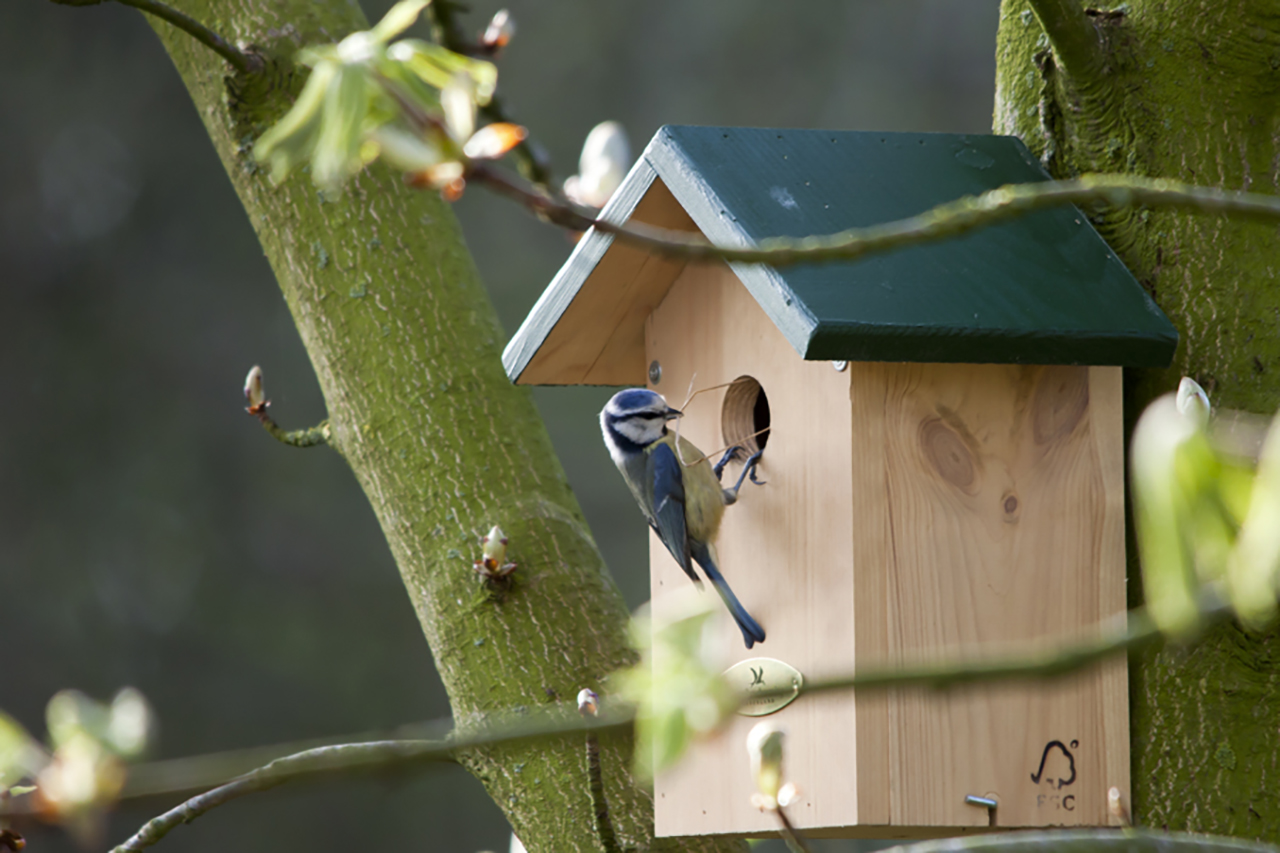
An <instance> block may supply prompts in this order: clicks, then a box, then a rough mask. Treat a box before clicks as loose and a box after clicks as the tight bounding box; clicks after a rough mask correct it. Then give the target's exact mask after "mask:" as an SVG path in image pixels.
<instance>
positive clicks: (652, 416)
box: [600, 388, 680, 451]
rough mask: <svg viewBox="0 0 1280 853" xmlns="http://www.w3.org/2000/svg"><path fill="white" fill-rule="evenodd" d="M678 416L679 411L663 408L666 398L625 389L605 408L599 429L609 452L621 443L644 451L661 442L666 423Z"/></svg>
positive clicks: (637, 390)
mask: <svg viewBox="0 0 1280 853" xmlns="http://www.w3.org/2000/svg"><path fill="white" fill-rule="evenodd" d="M679 415H680V410H679V409H673V408H671V407H670V406H669V405H667V401H666V398H665V397H663V396H662V395H661V394H659V393H657V392H656V391H650V390H648V389H647V388H628V389H627V390H625V391H619V392H618V393H617V394H614V395H613V397H612V399H610V400H609V402H608V403H606V404H605V407H604V409H603V410H602V411H601V412H600V428H601V430H603V431H604V439H605V442H606V443H607V444H608V445H609V449H610V450H611V451H612V450H614V449H615V448H618V447H619V446H620V445H624V444H625V443H630V444H633V445H639V446H640V447H644V446H646V445H649V444H652V443H653V442H655V441H657V440H658V439H660V438H662V436H663V435H664V434H665V433H666V424H667V421H669V420H671V419H672V418H675V417H679ZM619 439H622V441H620V440H619Z"/></svg>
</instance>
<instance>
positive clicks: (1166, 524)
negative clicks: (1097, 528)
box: [1131, 379, 1280, 640]
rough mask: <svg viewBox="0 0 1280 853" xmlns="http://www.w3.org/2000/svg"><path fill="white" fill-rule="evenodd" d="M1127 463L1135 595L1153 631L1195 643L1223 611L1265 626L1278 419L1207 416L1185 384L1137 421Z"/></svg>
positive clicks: (1279, 538)
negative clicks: (1137, 574)
mask: <svg viewBox="0 0 1280 853" xmlns="http://www.w3.org/2000/svg"><path fill="white" fill-rule="evenodd" d="M1131 460H1132V477H1131V484H1132V490H1133V503H1134V518H1135V523H1136V532H1137V538H1138V548H1139V554H1140V557H1141V565H1142V582H1143V589H1144V591H1145V595H1146V603H1147V608H1148V610H1149V611H1150V613H1151V616H1152V618H1153V619H1154V620H1155V622H1156V624H1157V625H1158V626H1159V627H1160V629H1161V631H1163V632H1164V633H1166V634H1169V635H1172V636H1174V637H1176V638H1179V639H1184V640H1185V639H1189V638H1191V637H1194V636H1195V635H1196V634H1197V633H1198V632H1199V629H1200V628H1201V627H1202V625H1203V624H1204V621H1205V616H1206V615H1207V614H1206V612H1205V611H1207V610H1213V609H1217V608H1219V607H1221V606H1222V605H1226V606H1227V607H1229V609H1230V610H1231V611H1232V612H1234V614H1235V615H1236V616H1237V618H1239V619H1240V621H1241V623H1243V624H1244V625H1245V627H1247V628H1250V629H1252V630H1255V631H1260V630H1262V629H1264V628H1266V627H1267V626H1268V625H1269V624H1270V623H1271V622H1272V620H1274V618H1275V614H1276V596H1277V593H1278V592H1280V417H1277V418H1276V419H1275V420H1273V421H1272V422H1271V424H1270V426H1269V427H1267V426H1266V425H1265V424H1263V423H1262V422H1261V421H1260V420H1259V419H1258V418H1255V417H1253V416H1250V415H1247V414H1244V413H1225V414H1224V413H1219V414H1218V415H1217V417H1214V416H1212V415H1211V413H1210V406H1209V399H1208V397H1207V396H1206V395H1205V394H1204V391H1203V389H1201V388H1200V387H1199V386H1198V385H1196V384H1195V382H1193V381H1192V380H1190V379H1183V380H1182V385H1181V387H1180V388H1179V390H1178V393H1177V394H1166V395H1165V396H1163V397H1161V398H1159V399H1158V400H1156V401H1155V402H1153V403H1152V404H1151V405H1150V406H1148V407H1147V410H1146V411H1145V412H1144V413H1143V415H1142V417H1141V418H1140V419H1139V420H1138V424H1137V426H1136V427H1135V428H1134V433H1133V445H1132V453H1131Z"/></svg>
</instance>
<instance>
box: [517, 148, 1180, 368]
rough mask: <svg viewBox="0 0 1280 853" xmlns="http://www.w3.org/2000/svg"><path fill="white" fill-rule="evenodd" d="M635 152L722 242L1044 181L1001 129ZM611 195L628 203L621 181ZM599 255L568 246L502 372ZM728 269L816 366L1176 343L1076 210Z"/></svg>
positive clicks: (898, 214)
mask: <svg viewBox="0 0 1280 853" xmlns="http://www.w3.org/2000/svg"><path fill="white" fill-rule="evenodd" d="M642 159H643V162H644V163H647V164H648V166H650V167H651V168H652V173H651V172H650V171H649V170H647V169H644V168H637V169H636V170H634V171H633V173H632V176H631V178H629V179H628V184H629V183H630V182H631V180H632V179H636V180H642V181H643V184H644V188H646V189H647V187H648V186H649V184H650V182H651V181H652V180H653V173H656V175H657V177H658V178H660V179H661V180H662V181H663V182H664V183H665V184H666V185H667V187H668V188H669V189H670V190H671V192H672V194H673V195H674V196H675V197H676V199H677V200H678V201H679V202H680V203H681V205H683V206H684V208H685V210H686V211H688V213H689V215H690V216H691V217H692V218H693V220H694V222H695V223H697V225H698V227H699V228H700V229H702V231H703V233H705V234H706V235H707V237H708V238H710V239H711V240H713V241H714V242H717V243H723V244H727V245H750V244H754V243H756V242H758V241H759V240H760V239H762V238H765V237H775V236H787V237H803V236H807V235H810V234H829V233H832V232H835V231H840V230H843V229H846V228H851V227H855V226H865V225H874V224H877V223H881V222H887V221H891V220H895V219H901V218H904V217H907V216H912V215H914V214H917V213H920V212H922V211H924V210H927V209H928V208H930V207H933V206H935V205H938V204H941V203H943V202H948V201H954V200H955V199H957V198H960V197H962V196H966V195H976V194H978V193H982V192H985V191H987V190H990V189H995V188H996V187H999V186H1003V185H1004V184H1011V183H1028V182H1035V181H1043V180H1047V179H1048V176H1047V175H1046V174H1045V172H1044V170H1043V169H1041V168H1040V165H1039V164H1038V163H1037V162H1036V160H1035V159H1034V158H1033V157H1032V156H1031V154H1030V153H1029V152H1028V151H1027V149H1026V147H1025V146H1023V144H1022V143H1021V142H1020V141H1019V140H1017V139H1016V138H1014V137H1005V136H984V135H956V134H909V133H864V132H851V131H821V130H771V129H763V128H721V127H688V126H667V127H663V128H662V129H660V130H659V131H658V133H657V135H656V136H655V137H654V139H653V141H652V142H651V143H650V144H649V147H648V148H647V149H646V150H645V153H644V157H643V158H642ZM641 191H642V190H641ZM620 192H622V193H624V194H625V196H626V197H628V198H632V199H634V198H637V197H638V194H637V193H636V191H635V188H632V187H630V186H627V185H625V184H624V187H623V190H621V191H620ZM631 205H632V206H634V201H632V202H631ZM597 239H601V238H599V237H598V235H597ZM607 245H608V244H607V243H603V244H602V246H603V248H607ZM603 248H601V249H599V252H600V254H602V253H603ZM593 254H594V253H588V252H587V251H586V250H585V249H583V250H581V251H575V253H574V256H573V257H572V258H571V259H570V262H569V263H568V264H566V266H565V269H563V270H562V271H561V275H560V276H557V279H556V282H554V283H553V285H552V289H553V290H557V289H558V292H559V297H558V298H556V299H554V300H549V299H548V298H547V296H544V298H543V300H542V301H540V302H539V304H538V306H537V307H535V309H534V311H533V313H532V314H531V315H530V317H529V319H528V320H526V321H525V327H529V331H526V328H525V327H522V328H521V332H520V333H519V334H518V335H517V338H516V340H518V341H520V349H519V350H518V351H517V352H516V353H515V355H516V356H518V357H515V358H510V359H506V360H507V364H508V373H509V374H510V375H512V376H513V377H514V376H517V375H518V374H519V369H515V370H513V368H518V367H520V368H522V364H519V362H520V361H521V360H523V363H527V362H528V358H530V357H531V356H532V352H533V349H530V348H529V347H530V346H532V347H533V348H534V349H536V345H537V342H540V339H538V341H537V342H535V340H534V339H535V338H537V334H536V332H535V330H539V329H541V330H544V331H543V332H542V335H543V337H545V330H546V329H549V328H550V327H551V326H552V325H554V319H555V318H554V317H551V316H545V312H547V311H561V312H562V311H563V306H564V305H567V304H568V303H567V302H566V301H564V299H563V296H564V293H565V291H566V288H567V285H566V283H565V282H564V281H562V279H564V278H565V276H566V275H568V276H569V277H570V278H571V279H572V280H573V281H576V282H577V284H576V285H575V286H574V291H573V292H575V293H576V287H580V286H581V284H582V282H583V281H585V279H586V276H587V275H589V274H590V269H589V268H586V265H588V264H591V265H593V264H594V261H592V260H591V257H592V256H593ZM599 256H600V255H599V254H594V257H595V258H596V259H598V258H599ZM734 270H735V272H737V274H738V276H739V277H740V278H741V279H742V281H743V283H744V284H745V285H746V287H747V288H748V289H749V290H750V291H751V293H752V295H753V296H754V297H755V298H756V300H757V301H758V302H759V303H760V306H761V308H762V309H763V310H764V311H765V312H766V313H767V314H768V315H769V317H770V318H771V319H772V320H773V321H774V323H776V324H777V326H778V328H779V329H780V330H781V331H782V332H783V334H784V335H786V337H787V339H788V340H789V341H790V342H791V344H792V345H793V346H794V347H795V348H796V351H797V352H799V353H800V354H801V355H802V356H803V357H804V358H806V359H810V360H817V359H845V360H850V361H914V362H969V363H1027V364H1110V365H1123V366H1134V367H1154V366H1164V365H1167V364H1168V363H1169V362H1170V360H1171V359H1172V357H1173V352H1174V349H1175V347H1176V345H1177V340H1178V334H1177V331H1176V330H1175V329H1174V327H1173V325H1172V324H1171V323H1170V322H1169V320H1168V318H1167V317H1165V316H1164V314H1163V313H1162V312H1161V311H1160V309H1159V308H1157V307H1156V305H1155V303H1154V302H1152V300H1151V299H1150V298H1149V297H1148V296H1147V293H1146V292H1145V291H1144V290H1143V289H1142V287H1141V285H1139V283H1138V282H1137V281H1136V280H1135V279H1134V277H1133V276H1132V275H1131V274H1130V273H1129V271H1128V270H1127V269H1126V268H1125V266H1124V264H1123V263H1121V262H1120V260H1119V259H1118V258H1117V257H1116V256H1115V253H1114V252H1112V251H1111V249H1110V248H1109V247H1108V246H1107V244H1106V243H1105V241H1103V240H1102V238H1101V237H1100V236H1099V235H1098V233H1097V232H1096V231H1095V230H1094V228H1093V226H1092V225H1090V224H1089V221H1088V219H1087V218H1086V217H1085V216H1084V215H1083V214H1082V213H1081V212H1080V211H1079V210H1078V209H1077V208H1075V207H1061V208H1056V209H1052V210H1045V211H1040V212H1037V213H1033V214H1030V215H1027V216H1023V217H1020V218H1019V219H1016V220H1013V221H1010V222H1007V223H1003V224H1000V225H996V226H992V227H990V228H985V229H982V230H980V231H977V232H974V233H972V234H969V235H966V236H963V237H958V238H953V239H949V240H945V241H941V242H938V243H932V244H929V245H924V246H917V247H910V248H904V249H899V250H896V251H893V252H889V253H885V254H881V255H875V256H872V257H870V258H866V259H863V260H860V261H856V262H852V263H828V264H806V265H798V266H794V267H787V268H785V269H782V270H777V269H774V268H772V267H768V266H762V265H748V264H735V265H734ZM548 295H550V291H548ZM556 316H558V313H557V314H556ZM515 344H516V341H513V346H514V345H515ZM508 355H509V356H511V355H513V350H512V348H508Z"/></svg>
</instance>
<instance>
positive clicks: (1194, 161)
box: [994, 0, 1280, 840]
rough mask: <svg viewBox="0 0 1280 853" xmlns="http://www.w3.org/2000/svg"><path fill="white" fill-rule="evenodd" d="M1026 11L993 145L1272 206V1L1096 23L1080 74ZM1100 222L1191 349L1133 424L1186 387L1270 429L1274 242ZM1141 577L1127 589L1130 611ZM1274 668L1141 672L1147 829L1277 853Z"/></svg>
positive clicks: (1016, 26)
mask: <svg viewBox="0 0 1280 853" xmlns="http://www.w3.org/2000/svg"><path fill="white" fill-rule="evenodd" d="M1035 5H1036V6H1037V7H1039V8H1043V7H1045V6H1050V5H1053V4H1051V3H1045V2H1038V3H1036V4H1035ZM1059 5H1061V4H1059ZM1066 5H1067V6H1068V7H1069V11H1070V12H1071V13H1073V14H1074V13H1075V10H1076V9H1077V8H1079V6H1078V0H1072V2H1071V3H1068V4H1066ZM1031 6H1032V4H1031V3H1030V2H1028V0H1004V3H1003V5H1002V8H1001V17H1000V30H999V36H998V39H997V52H996V61H997V72H996V100H995V118H994V125H995V130H996V132H997V133H1011V134H1015V135H1017V136H1019V137H1021V138H1022V139H1023V140H1024V141H1025V142H1026V143H1027V145H1028V146H1029V147H1030V148H1031V150H1032V151H1033V152H1035V153H1036V154H1038V155H1039V156H1041V158H1042V159H1043V161H1044V162H1045V164H1046V166H1047V167H1048V168H1049V171H1050V172H1051V173H1052V174H1053V175H1054V176H1055V177H1069V176H1072V175H1077V174H1080V173H1084V172H1128V173H1133V174H1138V175H1146V176H1152V177H1168V178H1174V179H1177V180H1181V181H1188V182H1191V183H1197V184H1205V185H1211V186H1218V187H1223V188H1227V189H1244V190H1252V191H1254V192H1262V193H1270V194H1274V193H1276V192H1277V182H1278V181H1280V146H1278V145H1277V139H1278V134H1280V8H1278V7H1277V6H1276V4H1275V3H1274V2H1269V0H1130V2H1126V3H1124V4H1118V5H1116V6H1115V7H1114V8H1113V9H1097V10H1095V9H1090V10H1088V18H1087V24H1086V26H1087V27H1088V28H1089V31H1090V35H1093V34H1094V33H1096V35H1097V37H1098V40H1099V44H1100V51H1099V52H1098V56H1099V57H1100V58H1101V62H1100V63H1099V64H1098V65H1097V66H1089V65H1088V64H1087V63H1086V64H1083V65H1081V64H1073V59H1074V57H1072V56H1071V54H1070V53H1069V52H1068V53H1067V54H1066V55H1065V56H1064V55H1063V47H1064V44H1065V42H1064V40H1062V39H1060V38H1055V39H1054V45H1053V47H1054V50H1053V52H1050V50H1049V49H1048V45H1049V42H1048V39H1047V37H1046V36H1045V29H1044V28H1042V26H1041V20H1040V19H1039V18H1037V15H1036V12H1034V11H1033V10H1032V7H1031ZM1046 23H1048V22H1047V21H1046ZM1048 29H1050V30H1051V31H1052V29H1053V28H1052V27H1051V26H1050V27H1048ZM1066 46H1067V47H1068V51H1069V48H1070V45H1066ZM1092 213H1093V221H1094V223H1095V224H1096V225H1097V226H1098V228H1099V230H1100V231H1101V232H1102V234H1103V236H1104V237H1106V239H1107V240H1108V241H1109V242H1110V243H1111V245H1112V246H1113V247H1114V248H1115V249H1116V251H1117V252H1118V253H1119V254H1120V256H1121V257H1122V258H1123V259H1124V261H1125V263H1126V264H1128V266H1129V268H1130V269H1131V270H1133V272H1134V274H1135V275H1136V276H1137V277H1138V279H1139V280H1140V281H1142V283H1143V284H1144V286H1145V287H1146V288H1147V289H1148V290H1149V291H1150V292H1151V293H1152V295H1153V296H1154V297H1155V298H1156V300H1157V302H1158V303H1159V304H1160V306H1161V307H1162V308H1163V309H1164V311H1165V313H1167V314H1168V315H1169V317H1170V318H1171V319H1172V320H1173V322H1174V324H1175V325H1176V326H1177V327H1178V330H1179V332H1180V333H1181V340H1180V343H1179V346H1178V352H1177V356H1176V358H1175V361H1174V364H1173V366H1172V367H1171V368H1170V369H1169V370H1166V371H1144V372H1142V373H1136V372H1135V373H1133V374H1131V375H1130V376H1129V377H1128V378H1129V387H1128V389H1127V390H1128V398H1127V419H1128V421H1129V423H1130V424H1131V423H1132V421H1133V419H1134V418H1135V417H1136V415H1137V414H1138V413H1139V412H1140V411H1141V409H1142V407H1143V406H1144V405H1145V404H1146V403H1147V402H1149V401H1150V400H1151V399H1152V398H1153V397H1154V396H1155V395H1157V394H1160V393H1163V392H1164V391H1167V390H1169V389H1172V388H1173V387H1175V385H1176V383H1177V379H1178V377H1180V376H1182V375H1189V376H1192V377H1194V378H1195V379H1197V380H1198V381H1199V382H1200V384H1201V385H1203V386H1204V387H1205V388H1206V390H1208V391H1209V393H1210V396H1211V397H1212V399H1213V402H1214V405H1215V406H1223V407H1229V408H1239V409H1247V410H1250V411H1254V412H1261V413H1266V414H1272V413H1274V412H1275V411H1276V409H1277V408H1278V407H1280V342H1278V340H1277V335H1276V328H1277V326H1276V323H1277V319H1280V288H1277V286H1276V283H1275V282H1276V270H1277V267H1278V266H1280V252H1278V251H1277V250H1278V249H1280V244H1278V242H1277V228H1276V226H1275V225H1270V224H1258V223H1245V222H1240V221H1236V220H1231V219H1226V218H1222V217H1214V216H1202V215H1195V214H1189V213H1181V212H1173V211H1169V210H1139V209H1130V210H1122V211H1117V210H1113V209H1111V210H1099V211H1093V212H1092ZM1136 568H1137V567H1136V565H1133V566H1131V573H1130V577H1131V578H1132V579H1133V580H1132V581H1131V584H1130V588H1131V589H1132V590H1133V594H1132V596H1131V597H1132V598H1135V599H1136V598H1137V597H1138V596H1139V595H1140V592H1139V590H1138V589H1137V586H1138V583H1137V580H1136V578H1137V574H1136ZM1135 603H1136V601H1135ZM1278 658H1280V635H1277V633H1276V632H1275V631H1272V632H1270V633H1268V634H1267V635H1265V636H1253V635H1249V634H1246V633H1244V632H1243V631H1242V630H1240V629H1239V628H1237V627H1235V626H1234V625H1232V626H1227V627H1223V628H1220V629H1218V630H1215V631H1213V632H1211V633H1210V634H1209V635H1208V636H1207V637H1205V638H1204V639H1203V641H1202V642H1201V643H1200V644H1199V645H1197V646H1196V647H1195V648H1194V649H1192V650H1190V651H1186V650H1181V649H1174V648H1171V649H1166V650H1163V651H1160V652H1156V653H1151V654H1146V655H1142V656H1140V657H1139V658H1137V659H1135V660H1134V661H1133V667H1132V670H1131V672H1132V677H1131V690H1130V695H1131V698H1132V703H1131V704H1132V726H1133V731H1132V750H1133V786H1134V790H1133V792H1132V795H1133V803H1134V807H1135V816H1136V818H1137V819H1138V820H1140V821H1141V822H1142V823H1144V824H1147V825H1150V826H1154V827H1164V828H1168V829H1179V830H1184V829H1185V830H1194V831H1203V832H1216V833H1225V834H1229V835H1239V836H1252V837H1257V838H1269V839H1272V840H1274V839H1275V838H1277V837H1278V836H1280V799H1278V796H1277V787H1276V779H1277V773H1278V772H1280V766H1277V756H1278V755H1280V726H1278V724H1277V721H1278V720H1280V701H1278V700H1280V691H1278V689H1277V679H1276V675H1275V665H1276V663H1277V659H1278Z"/></svg>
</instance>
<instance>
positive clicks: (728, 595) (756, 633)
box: [692, 545, 764, 648]
mask: <svg viewBox="0 0 1280 853" xmlns="http://www.w3.org/2000/svg"><path fill="white" fill-rule="evenodd" d="M692 554H693V558H694V559H695V560H697V561H698V565H700V566H702V570H703V571H704V572H706V573H707V580H709V581H711V584H712V586H714V587H715V588H716V592H718V593H719V594H720V600H721V601H723V602H724V606H725V607H727V608H729V613H730V614H732V615H733V621H734V622H737V623H738V630H740V631H742V641H743V642H744V643H746V644H747V648H751V647H752V646H754V645H755V644H756V643H763V642H764V629H763V628H761V627H760V623H759V622H757V621H756V620H755V619H753V618H751V614H750V613H748V612H747V608H745V607H743V606H742V602H741V601H738V596H736V595H734V594H733V590H732V589H730V588H729V582H728V581H726V580H725V579H724V575H722V574H720V570H719V569H718V568H716V561H715V559H714V558H713V557H712V556H711V549H709V548H708V547H707V546H706V545H699V546H698V547H697V548H696V549H694V550H693V551H692Z"/></svg>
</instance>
